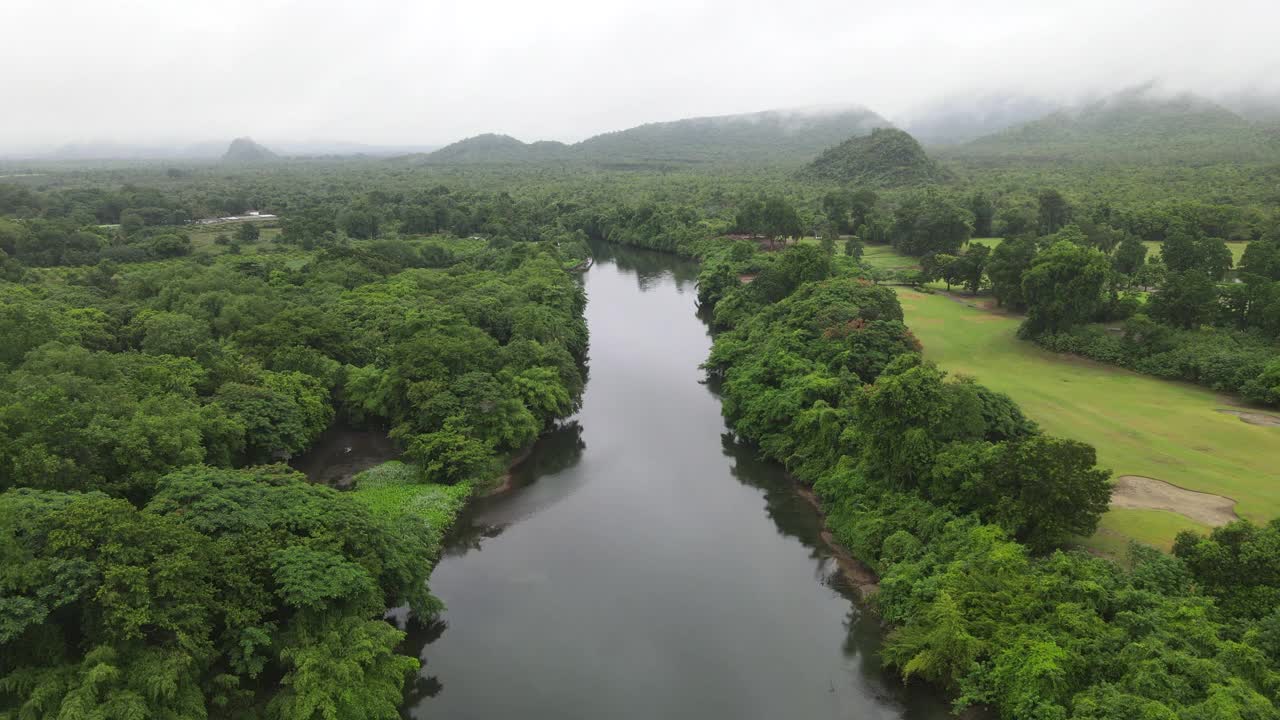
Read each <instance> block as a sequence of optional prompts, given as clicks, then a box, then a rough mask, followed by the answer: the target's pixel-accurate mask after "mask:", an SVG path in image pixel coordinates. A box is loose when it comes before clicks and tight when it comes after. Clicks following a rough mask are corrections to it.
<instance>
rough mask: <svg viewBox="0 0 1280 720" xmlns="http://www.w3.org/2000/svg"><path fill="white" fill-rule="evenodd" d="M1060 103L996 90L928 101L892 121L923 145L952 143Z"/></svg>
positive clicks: (1026, 118) (1032, 116) (1039, 115)
mask: <svg viewBox="0 0 1280 720" xmlns="http://www.w3.org/2000/svg"><path fill="white" fill-rule="evenodd" d="M1061 107H1062V104H1061V103H1058V102H1054V101H1052V100H1046V99H1044V98H1039V97H1034V96H1031V95H1022V94H1016V93H995V94H987V95H973V96H959V97H951V98H946V99H943V100H939V101H937V102H933V103H929V104H927V105H925V106H923V107H921V108H917V109H915V110H913V111H911V112H909V113H905V114H904V115H903V116H901V117H895V118H894V124H895V125H897V126H898V127H901V128H902V129H903V130H906V131H907V132H909V133H911V135H912V136H913V137H915V138H916V139H917V140H919V141H920V142H921V143H923V144H924V145H953V144H956V143H962V142H968V141H970V140H975V139H977V138H980V137H983V136H984V135H990V134H992V133H996V132H999V131H1001V130H1004V129H1006V128H1010V127H1013V126H1014V125H1019V124H1022V123H1025V122H1030V121H1032V120H1037V119H1039V118H1042V117H1044V116H1046V115H1048V114H1050V113H1052V112H1054V111H1055V110H1058V109H1060V108H1061Z"/></svg>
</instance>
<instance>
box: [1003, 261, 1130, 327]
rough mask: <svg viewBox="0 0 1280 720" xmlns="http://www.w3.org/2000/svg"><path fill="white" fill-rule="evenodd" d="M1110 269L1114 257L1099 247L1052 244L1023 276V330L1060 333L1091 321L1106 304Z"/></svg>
mask: <svg viewBox="0 0 1280 720" xmlns="http://www.w3.org/2000/svg"><path fill="white" fill-rule="evenodd" d="M1110 270H1111V262H1110V260H1109V259H1108V258H1107V256H1106V255H1104V254H1103V253H1102V252H1100V251H1098V250H1095V249H1093V248H1089V247H1083V246H1080V245H1076V244H1073V243H1071V242H1066V241H1061V242H1057V243H1054V244H1053V245H1051V246H1050V247H1049V248H1047V249H1046V250H1045V251H1044V252H1042V253H1040V254H1039V255H1037V256H1036V257H1035V259H1034V260H1033V261H1032V263H1031V268H1030V269H1028V270H1027V272H1026V273H1025V274H1024V275H1023V276H1022V293H1023V296H1024V297H1025V298H1026V302H1027V320H1026V322H1025V323H1024V324H1023V330H1024V331H1026V332H1027V333H1029V334H1031V335H1033V336H1034V335H1039V334H1042V333H1056V332H1062V331H1063V330H1066V329H1068V328H1070V327H1071V326H1072V325H1077V324H1080V323H1084V322H1088V321H1089V320H1091V319H1092V318H1093V317H1094V315H1096V314H1097V312H1098V311H1099V310H1100V309H1101V308H1102V306H1103V296H1102V291H1103V288H1105V287H1106V283H1107V278H1108V275H1109V273H1110Z"/></svg>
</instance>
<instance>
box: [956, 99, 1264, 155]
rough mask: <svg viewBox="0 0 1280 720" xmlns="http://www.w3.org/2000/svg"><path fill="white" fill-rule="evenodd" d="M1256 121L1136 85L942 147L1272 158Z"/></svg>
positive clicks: (960, 151)
mask: <svg viewBox="0 0 1280 720" xmlns="http://www.w3.org/2000/svg"><path fill="white" fill-rule="evenodd" d="M1278 151H1280V147H1277V145H1276V143H1275V141H1274V138H1272V137H1271V136H1270V135H1269V134H1268V133H1266V132H1264V131H1263V130H1262V128H1260V127H1259V126H1258V125H1257V124H1255V123H1252V122H1250V121H1249V120H1248V119H1246V118H1244V117H1243V116H1241V115H1239V114H1238V113H1235V112H1233V111H1231V110H1229V109H1227V108H1226V107H1224V106H1222V105H1220V104H1218V103H1216V102H1213V101H1212V100H1209V99H1207V98H1204V97H1201V96H1197V95H1192V94H1189V93H1180V94H1165V93H1160V92H1158V91H1155V90H1153V89H1152V88H1150V87H1139V88H1134V89H1131V90H1125V91H1122V92H1118V93H1115V94H1113V95H1109V96H1107V97H1104V98H1102V99H1100V100H1096V101H1094V102H1090V103H1087V104H1084V105H1080V106H1076V107H1072V108H1065V109H1062V110H1058V111H1055V112H1052V113H1050V114H1048V115H1046V116H1044V117H1042V118H1039V119H1036V120H1032V121H1030V122H1025V123H1022V124H1019V125H1015V126H1013V127H1010V128H1008V129H1006V130H1003V131H1000V132H997V133H993V134H990V135H987V136H984V137H981V138H977V139H975V140H973V141H971V142H968V143H965V144H963V145H961V146H958V147H955V148H951V149H949V150H947V151H946V154H947V155H948V156H953V157H968V158H988V159H1000V158H1003V159H1022V160H1029V161H1037V160H1040V161H1076V160H1088V161H1106V162H1152V161H1155V162H1163V161H1168V162H1190V163H1207V162H1232V161H1256V160H1260V159H1267V158H1271V157H1276V156H1277V152H1278Z"/></svg>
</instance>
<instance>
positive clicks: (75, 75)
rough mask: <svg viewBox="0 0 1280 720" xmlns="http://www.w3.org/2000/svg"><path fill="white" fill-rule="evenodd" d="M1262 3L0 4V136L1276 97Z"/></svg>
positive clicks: (227, 133)
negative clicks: (1083, 99)
mask: <svg viewBox="0 0 1280 720" xmlns="http://www.w3.org/2000/svg"><path fill="white" fill-rule="evenodd" d="M1277 28H1280V0H1213V1H1212V2H1209V1H1206V0H1194V1H1192V0H1052V1H1051V0H898V1H896V2H895V1H894V0H874V1H872V2H867V1H865V0H830V1H828V0H785V1H781V0H778V1H775V2H752V1H750V0H735V1H733V2H730V1H728V0H710V1H706V2H698V1H696V0H636V1H628V2H608V1H607V0H521V1H508V0H457V1H455V2H438V1H437V0H423V1H418V2H414V1H412V0H348V1H347V2H337V1H334V0H293V1H288V0H244V1H241V0H0V98H3V101H2V103H3V104H2V105H0V149H4V148H9V149H13V148H21V147H29V146H38V145H55V144H61V143H68V142H83V141H90V140H94V141H96V140H112V141H117V142H130V143H149V144H159V143H171V142H187V141H197V140H226V139H229V138H231V137H233V136H237V135H251V136H253V137H254V138H256V139H258V140H260V141H263V142H266V143H268V144H270V141H272V140H280V139H289V140H297V141H305V140H313V139H326V140H346V141H356V142H366V143H377V144H442V143H446V142H451V141H453V140H457V139H459V138H462V137H465V136H469V135H474V134H476V133H480V132H490V131H496V132H505V133H508V134H512V135H515V136H516V137H519V138H521V139H524V140H535V139H556V140H564V141H575V140H580V139H582V138H583V137H586V136H589V135H592V134H594V133H597V132H601V131H606V130H616V129H622V128H625V127H629V126H632V125H636V124H639V123H642V122H649V121H654V120H671V119H677V118H681V117H689V116H695V115H715V114H723V113H732V112H748V111H755V110H764V109H769V108H779V107H795V106H810V105H830V104H860V105H865V106H867V107H869V108H871V109H873V110H875V111H877V112H879V113H881V114H882V115H885V116H887V117H890V118H892V117H893V116H895V115H900V114H902V113H904V112H907V111H909V110H910V109H911V108H912V107H914V106H917V105H920V104H924V103H927V102H929V101H933V100H938V99H940V98H943V97H948V96H957V95H960V96H962V95H964V94H966V93H971V92H987V91H1001V92H1003V91H1018V92H1028V93H1032V94H1037V95H1041V96H1050V97H1056V98H1067V97H1073V96H1078V95H1080V94H1082V93H1086V92H1091V91H1105V90H1111V89H1117V88H1119V87H1122V86H1126V85H1132V84H1136V83H1140V82H1144V81H1147V80H1150V79H1153V78H1155V79H1161V80H1163V81H1165V83H1167V84H1168V85H1172V86H1176V87H1179V88H1190V89H1196V90H1200V91H1204V92H1211V93H1218V92H1228V91H1231V90H1240V89H1246V88H1251V87H1263V88H1265V89H1267V90H1268V91H1272V92H1275V91H1280V33H1278V32H1277Z"/></svg>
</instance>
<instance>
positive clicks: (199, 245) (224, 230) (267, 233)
mask: <svg viewBox="0 0 1280 720" xmlns="http://www.w3.org/2000/svg"><path fill="white" fill-rule="evenodd" d="M246 222H259V226H258V232H259V235H258V240H257V242H255V243H252V244H249V245H243V246H242V252H244V253H245V254H250V255H251V254H253V253H255V252H257V248H258V247H259V246H266V245H269V244H270V243H271V241H272V240H274V239H276V238H277V237H278V236H279V235H280V228H278V227H262V225H261V221H246ZM237 225H238V223H220V224H218V225H197V226H194V227H192V228H191V229H189V230H185V232H186V233H187V234H188V235H189V236H190V237H191V246H192V249H193V250H195V251H196V252H204V253H208V254H211V255H219V254H222V253H224V252H226V251H227V247H226V246H225V245H218V244H217V243H216V242H215V240H217V238H218V236H219V235H226V236H227V237H229V238H231V239H232V240H235V238H236V227H237Z"/></svg>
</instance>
